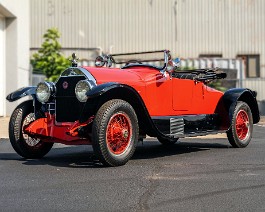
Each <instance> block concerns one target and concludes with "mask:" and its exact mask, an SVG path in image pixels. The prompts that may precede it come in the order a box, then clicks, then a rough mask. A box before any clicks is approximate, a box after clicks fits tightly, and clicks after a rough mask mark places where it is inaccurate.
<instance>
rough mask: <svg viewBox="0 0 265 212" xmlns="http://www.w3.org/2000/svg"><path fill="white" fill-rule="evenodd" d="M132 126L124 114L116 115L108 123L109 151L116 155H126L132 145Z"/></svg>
mask: <svg viewBox="0 0 265 212" xmlns="http://www.w3.org/2000/svg"><path fill="white" fill-rule="evenodd" d="M131 137H132V124H131V121H130V118H129V117H128V116H127V115H126V114H124V113H116V114H114V115H113V116H112V117H111V118H110V120H109V123H108V126H107V131H106V142H107V145H108V149H109V150H110V152H111V153H113V154H115V155H120V154H122V153H124V152H125V151H126V150H127V148H128V147H129V145H130V143H131Z"/></svg>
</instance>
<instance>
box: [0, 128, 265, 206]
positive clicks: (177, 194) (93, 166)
mask: <svg viewBox="0 0 265 212" xmlns="http://www.w3.org/2000/svg"><path fill="white" fill-rule="evenodd" d="M264 131H265V125H259V126H257V125H255V127H254V134H253V139H252V142H251V143H250V145H249V146H248V147H247V148H244V149H234V148H231V146H230V145H229V143H228V141H227V139H226V138H214V139H211V138H208V139H205V138H204V137H203V138H202V139H200V138H195V139H194V138H193V139H181V140H180V142H179V143H178V144H175V145H174V146H173V147H163V146H162V145H160V143H159V142H158V141H157V140H156V139H153V138H149V139H147V140H146V141H144V142H143V144H142V143H139V145H138V148H137V150H136V153H135V155H134V156H133V158H132V159H131V160H130V161H129V162H128V163H127V164H126V165H125V166H121V167H114V168H106V167H102V166H101V165H100V164H99V163H98V161H97V160H96V158H95V157H94V155H93V151H92V148H91V147H90V146H64V145H55V147H54V148H53V149H52V150H51V151H50V152H49V153H48V154H47V156H46V157H44V158H43V159H41V160H25V159H23V158H21V157H19V156H18V155H17V154H16V153H15V152H14V150H13V149H12V147H11V145H10V143H9V140H8V139H1V140H0V191H1V192H0V206H1V209H0V210H1V211H54V210H57V211H70V210H71V211H265V139H264V138H265V132H264Z"/></svg>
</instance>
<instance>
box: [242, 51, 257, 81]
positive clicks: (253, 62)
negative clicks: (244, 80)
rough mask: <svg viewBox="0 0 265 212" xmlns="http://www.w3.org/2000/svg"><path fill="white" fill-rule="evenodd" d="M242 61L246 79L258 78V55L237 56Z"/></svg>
mask: <svg viewBox="0 0 265 212" xmlns="http://www.w3.org/2000/svg"><path fill="white" fill-rule="evenodd" d="M238 57H240V58H242V59H243V60H244V63H245V66H246V77H248V78H255V77H260V58H259V55H238Z"/></svg>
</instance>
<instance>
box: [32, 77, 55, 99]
mask: <svg viewBox="0 0 265 212" xmlns="http://www.w3.org/2000/svg"><path fill="white" fill-rule="evenodd" d="M53 90H54V88H53V86H52V85H51V84H50V83H48V82H40V83H39V84H38V85H37V89H36V97H37V99H38V101H39V102H41V103H45V102H48V101H49V99H50V97H51V94H52V92H53Z"/></svg>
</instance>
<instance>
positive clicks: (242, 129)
mask: <svg viewBox="0 0 265 212" xmlns="http://www.w3.org/2000/svg"><path fill="white" fill-rule="evenodd" d="M249 128H250V127H249V118H248V114H247V113H246V111H245V110H240V111H238V113H237V115H236V134H237V136H238V138H239V139H240V140H241V141H243V140H245V139H246V138H247V137H248V134H249Z"/></svg>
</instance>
